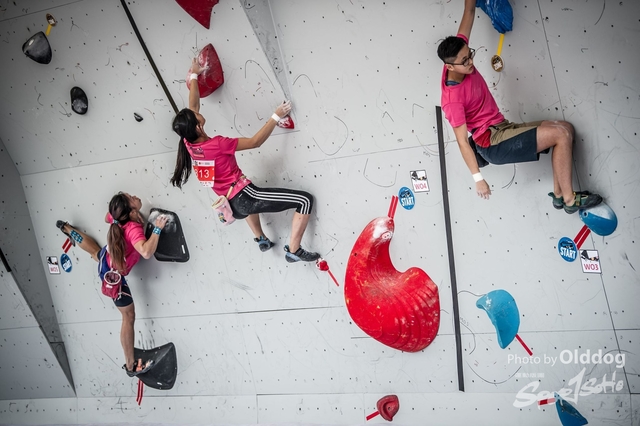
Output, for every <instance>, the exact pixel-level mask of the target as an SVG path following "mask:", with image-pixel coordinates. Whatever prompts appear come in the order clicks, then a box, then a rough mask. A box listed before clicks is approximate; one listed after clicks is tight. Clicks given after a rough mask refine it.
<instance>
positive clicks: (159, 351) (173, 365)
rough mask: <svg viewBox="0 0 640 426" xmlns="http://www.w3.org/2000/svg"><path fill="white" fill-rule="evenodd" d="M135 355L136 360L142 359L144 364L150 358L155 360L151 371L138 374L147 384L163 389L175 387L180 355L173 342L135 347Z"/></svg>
mask: <svg viewBox="0 0 640 426" xmlns="http://www.w3.org/2000/svg"><path fill="white" fill-rule="evenodd" d="M133 357H134V359H135V360H138V359H142V365H145V364H146V363H147V361H148V360H150V359H152V360H153V364H152V366H151V368H150V369H149V371H147V372H146V373H142V374H138V375H137V376H136V377H137V378H138V379H140V380H142V382H143V383H144V384H145V385H147V386H149V387H152V388H155V389H162V390H166V389H171V388H172V387H173V385H174V384H175V382H176V376H177V375H178V357H177V356H176V347H175V346H174V345H173V343H171V342H169V343H167V344H165V345H162V346H159V347H157V348H153V349H138V348H133Z"/></svg>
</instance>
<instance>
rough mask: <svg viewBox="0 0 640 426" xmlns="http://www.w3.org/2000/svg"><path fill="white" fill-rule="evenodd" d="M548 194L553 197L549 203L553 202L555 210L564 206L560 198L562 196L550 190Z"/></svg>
mask: <svg viewBox="0 0 640 426" xmlns="http://www.w3.org/2000/svg"><path fill="white" fill-rule="evenodd" d="M548 195H549V197H551V198H552V199H553V200H552V201H551V203H552V204H553V208H554V209H556V210H561V209H562V207H563V206H564V200H563V199H562V197H561V196H560V197H556V194H554V193H553V192H550V193H549V194H548Z"/></svg>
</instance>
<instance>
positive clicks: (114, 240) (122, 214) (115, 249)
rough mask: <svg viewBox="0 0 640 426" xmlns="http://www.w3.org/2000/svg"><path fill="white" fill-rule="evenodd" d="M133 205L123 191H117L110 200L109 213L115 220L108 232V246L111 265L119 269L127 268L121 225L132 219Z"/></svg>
mask: <svg viewBox="0 0 640 426" xmlns="http://www.w3.org/2000/svg"><path fill="white" fill-rule="evenodd" d="M130 213H131V206H130V205H129V199H128V198H127V196H126V195H125V194H123V193H122V192H119V193H117V194H116V195H114V196H113V198H111V201H110V202H109V214H111V217H112V218H113V222H112V223H111V226H110V227H109V232H108V233H107V246H108V248H109V256H110V257H111V267H112V268H114V269H116V270H118V271H125V270H126V269H127V265H126V261H125V257H124V255H125V243H124V231H123V230H122V228H121V226H120V225H125V224H126V223H127V222H129V221H130V220H131V219H130V218H129V214H130Z"/></svg>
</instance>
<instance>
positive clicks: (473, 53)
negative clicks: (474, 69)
mask: <svg viewBox="0 0 640 426" xmlns="http://www.w3.org/2000/svg"><path fill="white" fill-rule="evenodd" d="M474 56H476V49H471V48H469V56H467V57H466V58H464V59H463V61H462V62H461V63H459V64H454V63H453V62H448V64H449V65H462V66H463V67H466V66H467V65H469V61H470V60H472V59H473V57H474Z"/></svg>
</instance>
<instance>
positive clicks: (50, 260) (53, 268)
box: [47, 256, 60, 274]
mask: <svg viewBox="0 0 640 426" xmlns="http://www.w3.org/2000/svg"><path fill="white" fill-rule="evenodd" d="M47 266H48V267H49V273H50V274H59V273H60V265H59V264H58V258H57V257H56V256H47Z"/></svg>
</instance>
